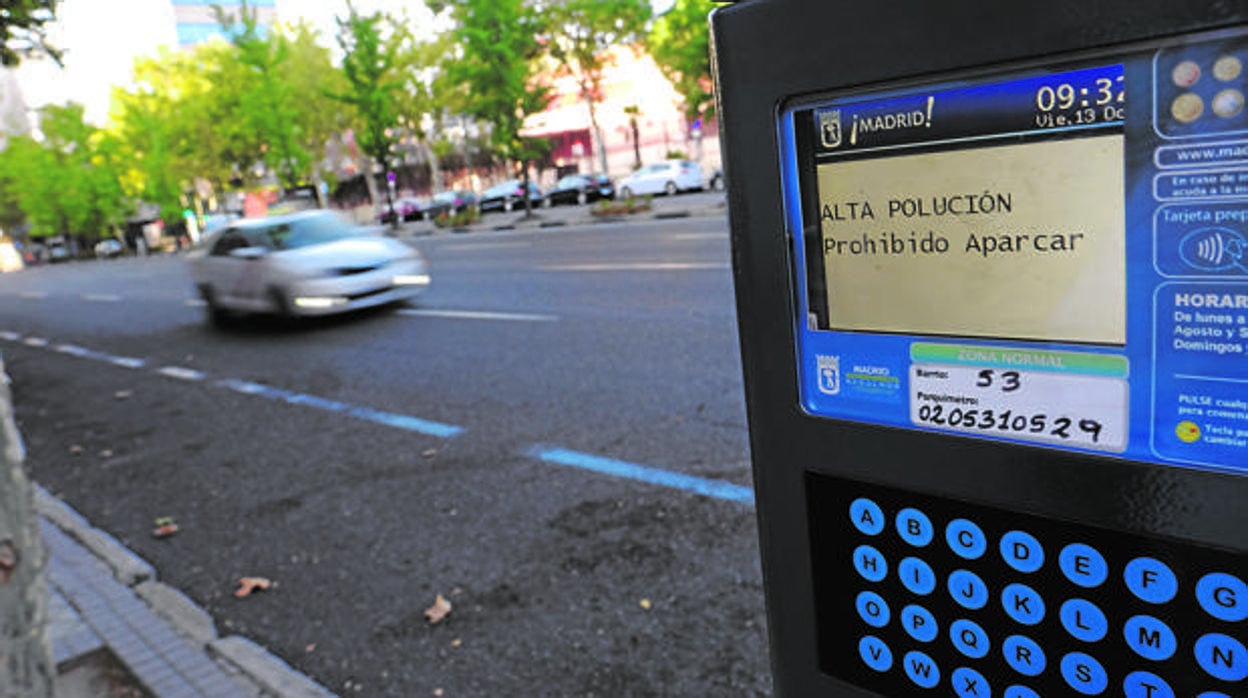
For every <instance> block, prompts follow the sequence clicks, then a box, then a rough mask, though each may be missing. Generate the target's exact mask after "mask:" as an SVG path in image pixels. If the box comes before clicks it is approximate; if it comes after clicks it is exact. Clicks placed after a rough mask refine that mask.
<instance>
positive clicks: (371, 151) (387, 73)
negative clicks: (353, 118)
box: [333, 1, 411, 226]
mask: <svg viewBox="0 0 1248 698" xmlns="http://www.w3.org/2000/svg"><path fill="white" fill-rule="evenodd" d="M347 12H348V14H347V17H346V18H345V19H344V18H341V17H339V18H338V45H339V47H341V48H342V51H343V53H344V55H343V59H342V71H343V76H344V77H345V78H346V90H345V91H344V92H342V93H339V94H336V95H333V96H334V97H335V98H336V99H338V100H340V101H342V102H345V103H347V104H350V105H351V106H352V107H354V108H355V110H356V112H357V113H358V115H359V121H360V128H359V129H358V130H357V131H356V135H355V140H356V143H357V144H358V145H359V146H360V150H362V151H363V152H364V154H365V155H367V156H369V158H371V159H372V160H374V161H376V162H377V164H379V165H380V166H381V171H382V172H383V173H385V174H386V175H387V176H389V174H390V163H391V158H392V156H393V151H394V147H395V145H396V144H397V142H398V138H397V129H396V127H397V126H398V121H399V99H400V95H401V93H402V91H403V86H404V84H405V83H406V82H407V77H406V75H405V74H404V69H405V68H406V67H407V65H408V63H409V61H410V48H411V47H410V42H411V34H410V33H409V32H408V31H407V28H406V27H405V26H403V25H402V24H400V23H398V22H396V21H394V19H393V18H392V17H390V16H389V15H386V14H383V13H381V12H374V13H373V14H371V15H367V16H364V15H361V14H359V13H358V12H357V11H356V10H355V7H354V6H353V5H352V4H351V2H349V1H348V2H347ZM385 190H386V206H387V208H388V209H389V210H390V219H391V222H392V223H393V224H394V225H396V226H397V225H398V220H397V217H396V216H395V215H394V197H393V196H392V195H391V193H390V187H388V186H386V187H385Z"/></svg>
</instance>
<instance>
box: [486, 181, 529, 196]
mask: <svg viewBox="0 0 1248 698" xmlns="http://www.w3.org/2000/svg"><path fill="white" fill-rule="evenodd" d="M519 188H520V180H518V179H513V180H511V181H509V182H503V183H502V184H495V185H494V186H492V187H490V188H489V189H486V190H485V194H486V196H498V195H499V194H510V193H512V192H514V191H515V190H517V189H519Z"/></svg>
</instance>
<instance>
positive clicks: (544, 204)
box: [542, 196, 555, 208]
mask: <svg viewBox="0 0 1248 698" xmlns="http://www.w3.org/2000/svg"><path fill="white" fill-rule="evenodd" d="M554 205H555V202H554V201H553V200H551V198H550V197H549V196H545V197H542V208H550V207H551V206H554Z"/></svg>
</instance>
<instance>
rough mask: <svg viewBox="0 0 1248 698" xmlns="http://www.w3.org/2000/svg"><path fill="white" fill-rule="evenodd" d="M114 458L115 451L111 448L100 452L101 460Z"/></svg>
mask: <svg viewBox="0 0 1248 698" xmlns="http://www.w3.org/2000/svg"><path fill="white" fill-rule="evenodd" d="M112 457H113V450H112V449H111V448H106V449H104V450H103V451H100V458H112Z"/></svg>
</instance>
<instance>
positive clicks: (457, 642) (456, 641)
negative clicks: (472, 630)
mask: <svg viewBox="0 0 1248 698" xmlns="http://www.w3.org/2000/svg"><path fill="white" fill-rule="evenodd" d="M462 644H464V641H463V640H461V639H459V638H455V639H454V640H451V647H459V646H460V645H462Z"/></svg>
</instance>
